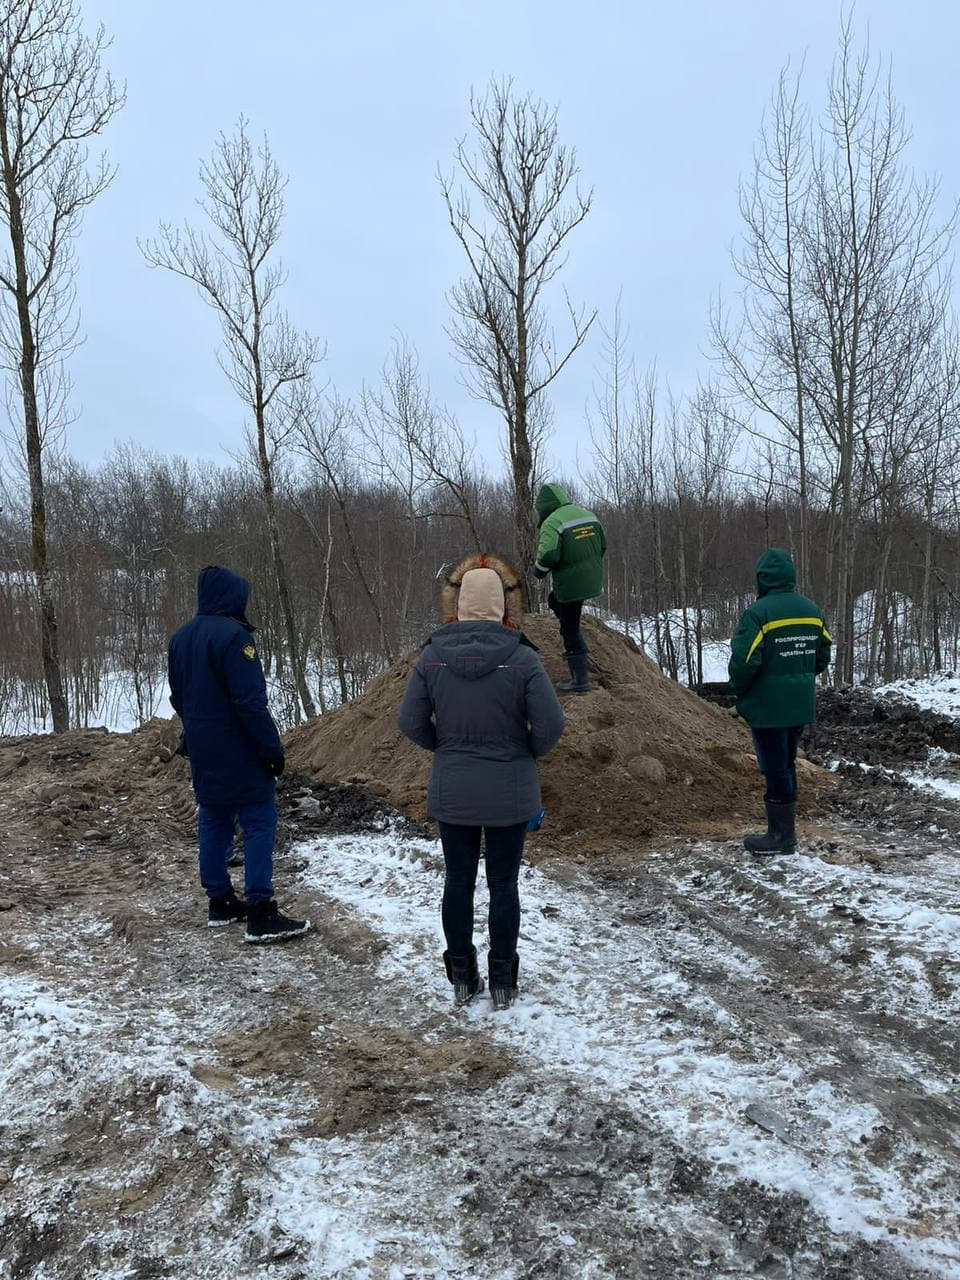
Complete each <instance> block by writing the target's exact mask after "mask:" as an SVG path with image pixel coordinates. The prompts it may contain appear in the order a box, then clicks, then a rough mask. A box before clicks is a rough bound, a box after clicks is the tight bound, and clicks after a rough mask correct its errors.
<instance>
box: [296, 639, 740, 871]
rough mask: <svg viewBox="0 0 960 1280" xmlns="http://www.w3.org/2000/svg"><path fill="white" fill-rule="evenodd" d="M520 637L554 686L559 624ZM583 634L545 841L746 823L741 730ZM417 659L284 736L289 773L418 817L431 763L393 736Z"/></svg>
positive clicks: (641, 664) (610, 643)
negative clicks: (362, 789)
mask: <svg viewBox="0 0 960 1280" xmlns="http://www.w3.org/2000/svg"><path fill="white" fill-rule="evenodd" d="M524 629H525V632H526V634H527V635H528V637H529V638H530V639H531V640H532V641H533V643H534V644H536V645H537V646H538V648H539V650H540V656H541V658H542V659H543V661H544V664H545V666H546V668H547V672H548V673H549V675H550V676H551V678H552V679H554V680H560V679H564V678H566V675H567V673H566V670H565V666H564V662H563V658H562V654H561V646H560V637H559V634H558V631H557V625H556V622H555V621H554V620H553V619H552V618H547V617H530V618H528V619H527V620H526V623H525V628H524ZM584 631H585V634H586V640H587V644H588V646H589V649H590V674H591V677H592V679H593V682H594V684H595V686H596V689H595V691H594V692H593V693H591V694H588V695H582V696H577V697H568V698H566V699H565V700H564V711H565V713H566V717H567V727H566V731H565V733H564V736H563V738H562V740H561V742H560V744H559V745H558V746H557V747H556V748H555V750H554V751H553V752H551V754H550V755H549V756H548V757H547V758H546V759H545V760H543V761H542V762H541V766H540V777H541V783H542V789H543V799H544V805H545V807H546V809H547V814H548V820H547V824H546V825H545V828H544V836H543V839H546V840H549V841H550V842H551V843H566V842H568V841H573V842H575V843H576V844H578V845H579V846H580V847H581V848H583V849H584V850H585V851H587V852H590V851H594V850H599V849H602V848H604V847H609V846H611V845H615V844H617V843H618V842H622V841H627V840H629V841H636V840H644V839H649V838H651V837H653V836H655V835H661V834H663V833H685V834H702V835H709V834H720V833H726V832H727V830H728V828H729V826H730V824H731V822H736V821H737V820H738V819H742V818H743V816H744V815H747V814H754V813H755V811H756V809H757V807H758V804H759V798H760V785H759V779H758V777H757V773H756V765H755V762H754V758H753V754H752V751H751V747H750V740H749V737H748V735H747V731H746V729H745V727H744V725H743V723H742V722H741V721H738V720H737V719H735V718H734V717H733V716H731V715H730V713H729V712H726V711H723V710H720V709H719V708H717V707H714V706H711V705H710V704H709V703H707V702H704V701H703V700H702V699H700V698H698V697H697V696H696V694H694V693H691V692H690V691H689V690H687V689H684V688H682V687H681V686H679V685H677V684H675V683H673V682H672V681H671V680H668V679H666V678H664V677H663V676H662V675H661V674H660V672H659V671H658V670H657V668H656V666H655V665H654V664H653V663H652V662H650V661H649V660H648V659H647V658H646V657H645V656H644V655H643V654H642V653H641V652H640V650H639V649H638V648H637V646H636V645H635V644H634V643H633V642H632V641H631V640H629V639H627V638H625V637H624V636H623V635H622V634H620V633H619V632H616V631H613V630H611V629H610V628H608V627H606V626H604V625H603V624H602V623H600V622H598V621H596V620H595V619H592V618H586V619H584ZM415 657H416V655H415V654H410V655H408V656H407V657H405V658H403V659H402V660H401V661H399V662H397V663H396V664H395V665H394V666H392V667H391V668H390V669H389V670H388V671H385V672H383V673H382V674H381V675H380V676H378V677H377V678H376V679H375V680H373V681H372V682H371V684H370V685H369V686H368V688H367V689H366V691H365V692H364V693H363V695H362V696H361V697H360V698H358V699H356V700H355V701H354V702H351V703H350V704H348V705H347V706H344V707H341V708H339V709H338V710H336V711H333V712H329V713H328V714H327V715H325V716H322V717H321V718H320V719H319V720H315V721H312V722H311V723H310V724H307V725H303V726H301V727H300V728H298V729H295V730H294V731H293V732H292V733H291V734H289V735H288V738H287V752H288V758H289V759H290V761H291V762H292V764H293V766H294V767H295V768H296V769H297V770H298V771H299V772H300V773H302V774H304V775H306V776H308V777H311V778H314V779H318V780H321V781H326V782H345V783H352V784H359V785H363V786H366V787H368V788H370V789H372V790H373V791H374V792H376V793H378V794H381V795H383V796H384V797H385V798H386V799H387V800H388V801H389V803H390V804H392V805H395V806H397V807H398V808H401V809H403V810H404V811H406V812H407V813H409V814H411V815H412V816H414V817H416V818H423V817H424V815H425V808H426V784H427V776H428V773H429V768H430V757H429V755H428V754H427V753H426V752H424V751H422V750H420V748H418V747H416V746H414V745H413V744H412V743H410V742H408V741H406V739H404V738H403V737H402V736H401V735H400V733H399V731H398V730H397V727H396V720H397V711H398V709H399V706H400V701H401V699H402V697H403V691H404V687H405V685H406V681H407V676H408V674H409V672H410V668H411V666H412V665H413V662H414V660H415Z"/></svg>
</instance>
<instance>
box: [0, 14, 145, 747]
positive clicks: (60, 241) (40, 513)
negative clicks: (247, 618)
mask: <svg viewBox="0 0 960 1280" xmlns="http://www.w3.org/2000/svg"><path fill="white" fill-rule="evenodd" d="M105 46H106V38H105V36H104V33H103V30H102V28H101V29H99V30H97V32H96V33H95V34H94V35H93V36H86V35H84V33H83V31H82V29H81V25H80V17H79V13H78V10H77V5H76V4H75V3H74V2H73V0H6V3H3V4H2V6H0V170H2V173H0V177H2V185H0V217H2V220H3V223H4V225H5V226H6V229H7V232H8V235H9V252H8V254H6V255H5V256H4V258H3V261H2V263H0V286H2V289H3V298H4V303H5V305H4V306H3V308H2V314H0V359H2V360H3V363H4V365H5V367H6V369H7V371H8V372H9V374H10V375H11V377H12V378H13V380H14V384H15V387H16V396H15V399H16V417H17V418H18V419H20V420H21V421H22V424H23V435H22V452H23V458H24V462H25V465H26V472H27V479H28V484H29V492H30V528H31V567H32V570H33V577H34V581H35V584H36V591H37V599H38V603H39V610H40V647H41V655H42V662H43V673H44V680H45V684H46V690H47V698H48V700H49V704H50V715H51V720H52V722H53V729H54V732H55V733H63V732H65V731H66V729H67V728H68V727H69V710H68V706H67V699H66V696H65V693H64V686H63V678H62V673H61V670H60V656H59V644H58V633H57V610H56V605H55V601H54V593H53V589H52V585H51V578H50V564H49V558H48V542H47V510H46V499H45V493H44V456H45V451H46V450H47V448H48V447H49V446H50V444H51V442H52V440H53V439H54V437H55V435H56V432H57V430H58V429H59V428H62V427H63V426H64V421H65V413H66V400H67V394H68V390H69V383H68V381H67V379H66V375H65V370H64V360H65V358H66V356H67V354H68V353H69V351H70V350H71V348H72V347H73V346H74V345H75V343H76V339H77V321H76V318H75V312H74V289H73V280H74V241H75V238H76V236H77V233H78V231H79V228H80V221H81V218H82V216H83V211H84V209H86V207H87V206H88V205H89V204H91V203H92V202H93V201H94V200H95V199H96V198H97V196H98V195H99V194H100V193H101V192H102V191H103V190H104V188H105V187H106V186H107V185H108V183H109V182H110V179H111V177H112V172H111V170H110V169H109V168H108V166H107V164H106V162H105V160H103V159H101V160H100V162H99V164H98V165H96V166H95V167H94V168H93V169H88V168H87V146H86V144H87V142H88V140H89V139H91V138H94V137H96V136H97V135H98V134H100V133H101V132H102V131H103V130H104V129H105V128H106V126H107V124H108V123H109V122H110V119H111V118H112V116H113V115H114V114H115V113H116V112H117V111H118V110H119V109H120V107H121V106H122V105H123V93H122V91H121V90H119V89H118V88H117V87H116V86H115V85H114V83H113V81H112V80H111V78H110V76H109V74H108V73H106V72H104V71H103V70H102V68H101V65H100V56H101V53H102V52H103V49H104V48H105Z"/></svg>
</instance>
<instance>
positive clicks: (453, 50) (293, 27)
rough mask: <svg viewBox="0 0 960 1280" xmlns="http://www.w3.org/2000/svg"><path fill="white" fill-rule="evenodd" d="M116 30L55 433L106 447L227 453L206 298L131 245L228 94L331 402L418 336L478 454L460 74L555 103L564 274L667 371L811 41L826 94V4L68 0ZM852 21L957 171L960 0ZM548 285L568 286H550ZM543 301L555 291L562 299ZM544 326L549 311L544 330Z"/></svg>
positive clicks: (880, 2)
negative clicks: (456, 210)
mask: <svg viewBox="0 0 960 1280" xmlns="http://www.w3.org/2000/svg"><path fill="white" fill-rule="evenodd" d="M83 8H84V12H85V14H86V15H87V18H88V21H89V22H90V23H91V24H95V23H97V22H102V23H103V24H104V25H105V27H106V28H107V31H108V32H109V33H111V34H112V36H113V45H112V48H111V49H110V50H109V52H108V55H107V57H108V62H109V66H110V68H111V70H112V71H113V72H114V74H115V76H116V77H117V78H119V79H121V80H126V82H127V88H128V103H127V106H126V108H125V110H124V111H123V112H122V113H121V115H120V116H119V117H117V118H116V120H115V121H114V123H113V124H112V125H111V126H110V129H109V131H108V134H107V135H106V139H105V143H106V147H107V150H108V153H109V156H110V158H111V160H112V161H113V162H114V163H116V165H117V166H118V173H117V177H116V179H115V181H114V183H113V186H112V187H111V188H110V190H109V191H108V192H107V194H106V195H105V196H103V197H102V198H101V200H100V201H99V202H98V203H97V204H96V206H94V208H93V209H91V210H90V211H89V213H88V215H87V219H86V222H85V225H84V228H83V231H82V234H81V239H80V241H79V245H78V254H79V260H80V280H79V300H80V306H81V312H82V315H81V320H82V328H83V330H84V332H85V333H86V336H87V340H86V343H85V345H84V346H83V348H82V349H81V350H80V351H79V352H78V353H77V354H76V355H75V357H74V358H73V363H72V373H73V378H74V383H75V400H76V407H77V408H78V409H79V410H80V418H79V421H78V422H77V423H76V425H75V426H74V427H72V428H71V433H70V438H69V441H68V447H69V448H70V449H71V451H72V452H74V453H75V454H77V455H79V456H80V457H82V458H85V459H87V460H90V461H95V460H96V459H98V458H100V457H101V456H102V455H103V454H104V453H105V452H106V451H107V450H108V449H109V448H110V447H111V445H112V443H113V442H114V441H116V440H130V439H132V440H136V441H140V442H142V443H143V444H144V445H147V446H149V447H151V448H155V449H158V450H161V451H164V452H170V453H182V454H185V455H188V456H197V457H203V458H211V459H217V460H221V461H226V460H227V453H226V452H225V451H226V450H228V449H232V448H235V447H236V440H237V437H238V434H239V431H240V428H241V426H242V422H243V414H242V408H241V406H240V405H239V403H238V402H237V401H236V399H235V396H234V395H233V393H232V391H231V389H230V387H229V386H228V384H227V383H226V380H225V378H224V376H223V374H222V372H221V370H220V369H219V367H218V365H217V362H216V352H217V347H218V329H217V325H216V321H215V319H214V317H213V315H212V313H211V312H210V311H209V310H207V309H206V308H205V307H204V306H203V305H202V303H201V302H200V300H199V298H198V297H197V295H196V294H195V292H194V291H193V289H192V287H191V286H190V285H188V284H187V283H185V282H184V281H182V280H178V279H175V278H174V277H172V276H168V275H165V274H164V273H161V272H158V271H150V270H149V269H148V268H147V267H146V266H145V264H144V262H143V259H142V258H141V256H140V254H139V251H138V249H137V246H136V238H137V237H138V236H140V237H144V236H149V235H150V234H151V233H153V232H154V231H155V230H156V228H157V226H158V223H159V222H160V220H161V219H163V220H169V221H181V220H183V219H184V218H186V217H189V218H191V219H193V220H198V218H199V214H198V211H197V210H196V207H195V201H196V198H197V195H198V182H197V169H198V164H199V161H200V159H201V157H204V156H206V155H208V154H209V152H210V150H211V147H212V146H213V144H214V142H215V140H216V137H217V134H218V131H220V130H222V129H223V130H229V129H230V128H231V126H232V124H233V122H234V121H235V120H236V119H237V117H238V116H239V115H240V114H241V113H243V114H245V115H246V116H247V117H248V118H249V120H250V122H251V128H252V130H253V131H254V132H261V131H265V132H266V133H267V135H268V136H269V138H270V142H271V145H272V147H273V150H274V153H275V155H276V157H277V159H278V161H279V163H280V165H281V166H282V168H283V169H284V171H285V172H286V173H287V174H288V175H289V179H290V182H289V187H288V190H287V218H286V224H285V228H284V233H283V238H282V242H281V253H282V256H283V259H284V262H285V264H286V266H287V268H288V271H289V282H288V285H287V287H286V303H287V306H288V309H289V311H290V313H291V315H292V317H293V319H294V321H295V322H296V323H297V324H299V325H301V326H302V327H305V328H308V329H309V330H311V331H312V332H313V333H315V334H318V335H320V336H321V337H322V338H323V339H324V340H325V341H326V342H327V344H328V356H327V361H326V375H327V376H328V377H329V378H330V379H331V380H332V381H333V382H334V383H335V384H336V386H337V388H338V389H339V390H340V391H341V392H342V393H343V394H344V395H348V396H349V395H354V394H356V393H357V391H358V390H359V388H360V386H361V384H362V383H363V381H364V380H365V379H366V380H368V381H369V380H371V379H375V378H376V377H377V374H378V370H379V368H380V367H381V365H382V364H383V361H384V358H385V356H386V354H387V352H388V351H389V348H390V344H391V341H392V340H393V339H394V338H395V337H396V336H397V335H399V334H403V335H405V336H406V337H407V338H408V339H409V340H410V341H411V342H412V343H414V344H415V345H416V347H417V348H418V349H419V351H420V355H421V361H422V366H423V368H424V371H425V372H426V374H427V375H428V377H429V380H430V383H431V386H432V388H433V390H434V392H435V394H436V395H437V397H438V398H439V399H441V400H442V401H443V402H444V403H446V405H447V406H448V407H449V408H450V409H451V410H453V411H454V412H455V413H456V414H457V415H458V417H459V418H460V420H461V421H462V422H463V423H464V425H465V426H466V427H467V428H468V429H469V430H471V431H476V433H477V434H478V436H479V438H480V440H481V441H482V443H483V446H484V450H485V452H487V453H488V454H489V455H490V457H491V458H496V456H497V452H498V447H497V439H498V435H499V424H498V421H497V418H496V415H495V413H494V411H493V410H492V409H490V408H489V407H487V406H485V405H482V404H480V403H478V402H477V401H475V400H473V399H472V398H471V397H470V396H469V394H468V393H467V391H466V390H465V389H464V388H463V386H462V384H461V382H460V374H459V371H458V367H457V364H456V361H455V359H454V356H453V353H452V351H451V347H450V343H449V340H448V339H447V337H446V335H445V332H444V325H445V323H446V320H447V304H446V301H445V295H446V291H447V290H448V289H449V287H450V285H451V284H452V283H453V282H454V281H455V280H456V278H457V277H458V275H459V273H460V271H461V266H462V263H461V260H460V257H459V256H458V249H457V246H456V244H455V242H454V240H453V237H452V234H451V232H450V229H449V226H448V224H447V222H446V217H445V212H444V207H443V202H442V199H441V196H440V192H439V189H438V185H437V178H436V171H437V166H438V164H439V165H442V166H444V167H445V168H447V169H449V168H450V167H451V163H452V156H453V152H454V148H455V145H456V142H457V139H458V138H459V137H460V136H462V135H463V133H464V132H465V131H466V129H467V124H468V101H469V95H470V90H471V87H476V88H478V89H482V88H483V86H484V85H485V84H486V83H487V82H488V81H489V79H490V77H491V75H493V76H497V77H503V76H510V77H513V79H514V82H515V85H516V88H517V90H518V91H520V92H523V93H525V92H530V93H532V94H535V95H538V96H540V97H542V98H543V99H545V100H547V101H548V102H550V103H552V104H555V105H556V106H557V107H558V109H559V127H560V135H561V138H562V140H563V141H564V142H565V143H567V144H569V145H572V146H574V147H575V148H576V150H577V156H578V161H579V165H580V169H581V173H582V177H581V182H582V184H583V186H584V187H590V186H592V187H593V188H594V192H595V196H594V208H593V211H592V212H591V214H590V216H589V218H588V220H587V221H586V223H584V225H583V226H582V227H581V228H580V229H579V230H578V231H577V232H576V233H575V234H574V236H573V237H572V238H571V241H570V261H569V264H568V266H567V267H566V269H565V270H564V272H563V282H564V283H565V284H566V286H567V288H568V289H569V291H570V294H571V296H572V298H573V299H574V300H576V301H578V302H582V303H584V304H586V305H588V306H590V307H594V306H595V307H598V308H599V309H600V311H601V313H606V314H609V313H610V311H611V310H612V308H613V306H614V304H615V301H616V298H617V295H618V293H619V292H620V291H621V290H622V296H623V313H624V317H625V319H626V321H627V322H628V323H629V326H630V330H631V344H632V348H633V351H634V353H635V356H636V359H637V362H638V364H639V365H641V366H643V365H646V364H647V362H649V361H651V360H653V359H656V360H657V361H658V363H659V366H660V368H661V370H662V371H663V373H664V374H665V375H667V376H668V377H669V379H670V380H671V382H672V384H673V386H674V389H675V390H677V391H679V392H682V391H684V390H686V389H688V388H690V387H691V386H692V385H693V384H694V383H695V380H696V377H697V374H698V372H700V371H702V370H706V369H707V367H708V362H707V359H706V356H705V352H706V348H707V318H708V311H709V305H710V300H711V297H712V296H714V295H715V294H716V292H717V290H718V289H721V288H722V289H724V290H725V291H727V292H729V290H730V289H731V288H733V282H732V280H731V274H730V268H729V249H730V245H731V242H732V240H733V239H734V237H735V236H736V234H737V231H738V220H737V207H736V206H737V182H738V178H739V177H740V175H741V174H742V173H744V172H745V171H747V170H748V169H749V167H750V164H751V154H752V148H753V145H754V142H755V140H756V136H757V132H758V129H759V125H760V120H761V115H762V112H763V109H764V106H765V104H766V102H767V101H768V99H769V95H770V91H771V88H772V86H773V83H774V81H775V79H776V76H777V72H778V69H779V67H780V66H781V64H782V63H783V62H784V61H785V60H786V59H787V58H788V57H793V58H794V59H799V58H801V57H803V56H804V55H806V65H807V72H806V83H807V86H808V93H807V96H808V98H809V99H810V100H811V101H814V102H816V103H817V104H818V105H819V103H821V102H822V100H823V92H822V91H823V83H824V80H825V77H826V74H827V70H828V68H829V63H830V60H831V58H832V55H833V50H834V46H835V41H836V34H837V28H838V22H839V6H838V5H837V4H835V3H833V2H832V0H806V3H804V4H780V3H771V0H726V2H725V3H717V0H673V2H672V3H654V2H653V0H592V3H589V4H588V3H586V2H585V0H483V3H470V4H468V3H465V2H464V0H395V2H388V0H339V2H338V3H329V2H327V0H273V2H272V3H271V4H269V5H267V4H265V3H263V0H164V3H163V4H160V3H157V2H156V0H151V2H149V3H148V2H147V0H83ZM856 25H857V27H858V29H860V30H864V29H865V28H866V27H867V26H868V25H869V30H870V36H871V42H872V45H873V46H874V48H875V49H876V50H877V51H879V52H881V53H884V54H887V55H889V56H890V57H891V58H892V60H893V71H894V81H895V87H896V91H897V93H898V96H899V97H900V99H901V101H902V102H903V104H904V106H905V108H906V112H907V117H908V120H909V122H910V124H911V126H912V128H913V131H914V135H915V137H914V142H913V144H912V148H911V152H910V161H911V163H912V164H913V166H914V167H915V168H916V169H917V170H918V171H925V172H934V173H937V174H939V175H940V176H941V177H942V180H943V187H944V192H945V194H946V195H947V196H948V197H949V198H951V199H952V198H954V197H955V196H956V195H957V194H958V191H960V151H958V146H957V138H956V128H957V119H958V115H960V111H958V108H960V82H958V77H957V47H958V41H960V10H958V9H957V6H956V4H955V3H954V0H913V2H912V3H909V4H905V3H904V2H903V0H861V3H860V5H859V6H858V8H857V13H856ZM555 301H556V302H557V303H558V304H562V299H561V297H560V296H559V294H556V295H555ZM557 316H558V319H559V318H560V311H559V310H558V311H557ZM558 331H559V326H558ZM598 339H599V334H598V335H597V336H596V339H595V340H594V341H593V342H592V343H590V344H589V345H588V346H587V347H585V348H584V349H583V350H582V351H581V352H580V353H579V354H578V355H577V356H576V357H575V360H574V361H573V362H572V363H571V364H570V365H569V366H568V368H567V370H566V371H565V372H564V373H563V374H562V375H561V378H560V380H559V381H558V382H557V383H556V384H555V386H554V390H553V403H554V408H555V421H556V436H555V440H554V445H553V456H554V459H555V461H556V463H557V465H558V466H559V467H562V468H563V469H564V470H565V471H566V472H567V473H568V474H569V473H570V472H571V471H572V468H573V465H574V461H575V458H576V456H577V449H578V444H579V447H580V450H581V453H583V430H584V428H583V421H584V408H585V405H586V404H587V403H588V401H589V400H590V397H591V385H592V384H593V382H594V381H595V380H596V376H597V367H598V358H599V340H598Z"/></svg>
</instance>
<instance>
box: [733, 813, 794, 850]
mask: <svg viewBox="0 0 960 1280" xmlns="http://www.w3.org/2000/svg"><path fill="white" fill-rule="evenodd" d="M763 807H764V808H765V809H766V811H767V830H766V832H765V833H764V834H763V835H755V836H746V837H745V838H744V841H743V847H744V848H745V849H746V850H747V851H748V852H749V853H794V852H795V851H796V848H797V831H796V814H797V805H796V801H795V800H791V801H790V802H789V803H788V804H781V803H778V802H777V801H775V800H764V802H763Z"/></svg>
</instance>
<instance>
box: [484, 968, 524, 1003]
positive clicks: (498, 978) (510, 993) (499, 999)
mask: <svg viewBox="0 0 960 1280" xmlns="http://www.w3.org/2000/svg"><path fill="white" fill-rule="evenodd" d="M519 971H520V957H519V956H514V957H513V959H512V960H495V959H494V958H493V956H492V955H488V956H487V976H488V977H489V979H490V999H491V1000H492V1001H493V1007H494V1009H509V1008H510V1006H511V1005H512V1004H513V1002H514V1000H516V998H517V974H518V973H519Z"/></svg>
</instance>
